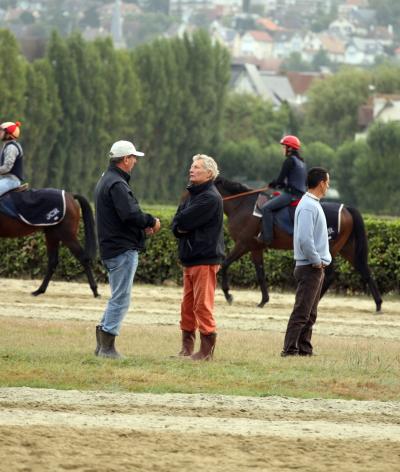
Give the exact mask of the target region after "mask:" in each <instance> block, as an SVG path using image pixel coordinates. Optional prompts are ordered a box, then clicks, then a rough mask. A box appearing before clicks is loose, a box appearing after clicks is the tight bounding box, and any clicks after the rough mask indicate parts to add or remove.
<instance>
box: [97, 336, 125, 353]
mask: <svg viewBox="0 0 400 472" xmlns="http://www.w3.org/2000/svg"><path fill="white" fill-rule="evenodd" d="M99 333H100V350H99V354H98V355H99V357H108V358H110V359H121V358H122V356H121V354H120V353H119V352H117V350H116V349H115V336H114V334H111V333H106V332H105V331H103V330H102V329H100V331H99Z"/></svg>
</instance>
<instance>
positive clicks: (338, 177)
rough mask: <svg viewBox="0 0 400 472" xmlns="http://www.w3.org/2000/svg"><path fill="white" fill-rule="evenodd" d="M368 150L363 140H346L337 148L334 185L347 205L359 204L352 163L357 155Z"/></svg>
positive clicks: (366, 152)
mask: <svg viewBox="0 0 400 472" xmlns="http://www.w3.org/2000/svg"><path fill="white" fill-rule="evenodd" d="M369 152H370V150H369V148H368V145H367V143H366V141H364V140H360V141H346V142H345V143H343V144H342V145H341V146H339V148H338V150H337V163H336V166H335V169H334V176H335V181H336V186H337V189H338V190H339V193H340V196H341V198H342V199H343V201H344V202H345V203H347V204H349V205H354V206H357V207H358V206H359V202H358V189H357V182H356V181H355V180H356V179H355V171H356V169H355V165H354V163H355V161H356V159H357V158H358V156H363V155H365V154H368V153H369Z"/></svg>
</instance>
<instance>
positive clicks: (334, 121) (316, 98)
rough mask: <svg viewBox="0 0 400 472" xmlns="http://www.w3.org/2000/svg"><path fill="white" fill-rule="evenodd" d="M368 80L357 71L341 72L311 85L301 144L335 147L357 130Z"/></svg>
mask: <svg viewBox="0 0 400 472" xmlns="http://www.w3.org/2000/svg"><path fill="white" fill-rule="evenodd" d="M370 83H371V77H370V75H369V74H367V73H366V72H365V71H361V70H358V69H354V68H352V69H347V68H346V69H343V70H342V71H340V72H339V73H338V74H336V75H334V76H332V77H329V78H326V79H324V80H319V81H316V82H314V84H313V85H312V87H311V89H310V91H309V94H308V95H309V100H308V103H307V106H306V115H305V126H304V127H303V129H302V136H303V139H304V140H305V141H309V142H311V141H315V137H316V136H318V141H322V142H325V143H327V144H329V145H330V146H331V147H334V148H336V147H337V146H339V145H340V144H342V143H343V142H344V141H346V140H347V139H353V137H354V134H355V132H356V131H357V126H358V124H357V120H358V108H359V106H360V105H363V104H364V103H365V102H366V100H367V98H368V95H369V93H370V91H369V88H368V85H369V84H370Z"/></svg>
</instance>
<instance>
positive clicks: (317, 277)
mask: <svg viewBox="0 0 400 472" xmlns="http://www.w3.org/2000/svg"><path fill="white" fill-rule="evenodd" d="M294 277H295V279H296V281H297V290H296V300H295V303H294V307H293V311H292V314H291V315H290V318H289V322H288V325H287V329H286V335H285V342H284V345H283V351H284V352H285V353H287V354H300V355H310V354H312V351H313V347H312V344H311V336H312V329H313V325H314V323H315V321H316V319H317V310H318V303H319V298H320V296H321V288H322V283H323V281H324V269H315V268H314V267H312V266H311V265H306V266H296V268H295V270H294Z"/></svg>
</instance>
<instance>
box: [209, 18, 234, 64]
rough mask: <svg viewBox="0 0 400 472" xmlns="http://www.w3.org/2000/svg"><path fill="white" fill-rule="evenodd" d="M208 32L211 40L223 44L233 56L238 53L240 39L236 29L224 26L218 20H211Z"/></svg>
mask: <svg viewBox="0 0 400 472" xmlns="http://www.w3.org/2000/svg"><path fill="white" fill-rule="evenodd" d="M209 32H210V36H211V38H212V40H213V41H215V42H218V43H220V44H222V45H223V46H225V47H226V48H227V49H228V50H229V52H230V53H231V55H232V56H233V57H235V56H238V55H239V54H240V45H241V39H240V34H239V33H238V32H237V31H236V30H234V29H233V28H226V27H225V26H223V25H222V24H221V23H219V22H218V21H213V22H212V23H211V26H210V29H209Z"/></svg>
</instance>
